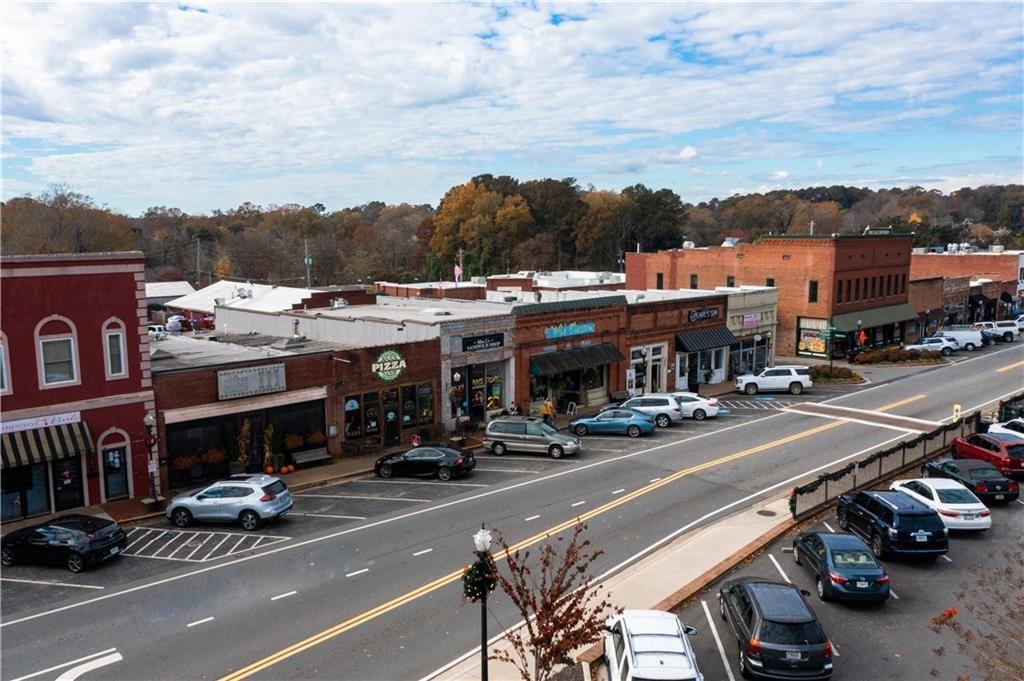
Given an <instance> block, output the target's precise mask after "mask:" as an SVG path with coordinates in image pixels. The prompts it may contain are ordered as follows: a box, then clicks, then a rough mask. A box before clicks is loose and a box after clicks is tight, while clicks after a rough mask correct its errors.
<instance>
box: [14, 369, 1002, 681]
mask: <svg viewBox="0 0 1024 681" xmlns="http://www.w3.org/2000/svg"><path fill="white" fill-rule="evenodd" d="M1000 352H1004V351H1003V350H1000ZM968 361H969V362H973V361H974V360H968ZM949 366H959V365H949ZM943 368H947V367H943ZM887 385H888V384H879V385H875V386H872V387H870V388H865V389H864V390H857V391H855V392H852V393H847V394H845V395H840V396H839V397H834V398H832V399H830V400H825V401H824V402H822V404H827V403H828V402H832V401H834V400H841V399H845V398H847V397H852V396H854V395H862V394H864V393H866V392H870V391H872V390H877V389H879V388H883V387H886V386H887ZM1016 392H1017V391H1014V392H1008V393H1006V394H1005V395H1000V396H999V397H995V398H993V399H991V400H988V401H987V402H983V403H981V404H978V405H974V406H973V407H969V408H967V409H965V410H963V413H965V414H969V413H970V412H972V411H974V410H975V409H978V408H979V407H984V406H986V405H988V404H992V403H995V402H998V401H999V400H1001V399H1003V398H1005V397H1009V396H1010V395H1015V394H1016ZM783 416H786V412H779V413H777V414H772V415H771V416H765V417H763V418H759V419H755V420H753V421H744V422H743V423H737V424H735V425H732V426H727V427H726V428H722V429H721V430H713V431H708V432H707V433H701V434H700V435H694V436H693V437H689V438H684V439H683V440H676V441H673V442H667V443H665V444H661V445H657V446H655V447H651V448H650V449H642V450H640V451H637V452H630V453H629V454H624V455H622V456H616V457H612V458H609V459H603V460H601V461H595V462H594V463H591V464H587V465H585V466H580V467H578V468H572V469H570V470H565V471H561V472H559V473H552V474H551V475H545V476H543V477H540V478H530V479H529V480H523V481H520V482H515V483H512V484H510V485H506V486H505V487H498V488H495V489H490V490H488V491H486V492H481V493H479V494H475V495H473V496H470V497H466V498H463V499H456V500H453V501H449V502H446V503H443V504H437V505H435V506H425V507H423V508H420V509H417V510H415V511H409V512H408V513H403V514H402V515H398V516H395V517H393V518H385V519H382V520H375V521H373V522H369V523H366V524H365V525H359V526H358V527H349V528H346V529H344V530H338V531H337V532H332V533H331V534H328V535H324V536H323V537H316V538H313V539H306V540H304V541H300V542H295V543H293V544H289V545H287V546H281V547H279V548H276V549H270V550H269V551H263V552H262V553H258V554H255V555H251V556H242V557H239V558H236V559H234V560H229V561H225V562H223V563H218V564H217V565H210V566H208V567H204V568H199V569H197V570H192V571H191V572H186V573H183V574H180V575H174V576H173V577H165V578H164V579H158V580H156V581H154V582H148V583H146V584H140V585H138V586H132V587H128V588H126V589H122V590H121V591H115V592H113V593H109V594H104V595H102V596H97V597H96V598H90V599H87V600H84V601H79V602H77V603H72V604H70V605H62V606H60V607H57V608H52V609H50V610H43V611H42V612H37V613H35V614H32V615H26V616H25V617H20V618H17V619H13V620H8V621H6V622H0V629H2V628H4V627H9V626H13V625H15V624H22V623H24V622H30V621H32V620H35V619H39V618H41V617H48V616H50V615H55V614H57V613H59V612H65V611H67V610H72V609H75V608H81V607H83V606H86V605H92V604H93V603H98V602H100V601H105V600H107V599H108V598H117V597H120V596H126V595H128V594H131V593H135V592H137V591H143V590H145V589H152V588H154V587H157V586H161V585H163V584H168V583H170V582H177V581H179V580H183V579H188V578H190V577H195V576H197V575H201V574H205V573H206V572H210V571H212V570H220V569H223V568H226V567H228V566H231V565H238V564H239V563H243V562H245V561H249V560H253V559H255V558H262V557H265V556H269V555H272V554H275V553H278V552H281V551H292V550H294V549H299V548H303V547H306V546H309V545H311V544H318V543H320V542H325V541H329V540H331V539H337V538H338V537H343V536H345V535H348V534H351V533H353V532H362V531H363V530H368V529H372V528H374V527H379V526H381V525H387V524H390V523H394V522H398V521H400V520H405V519H406V518H411V517H413V516H417V515H420V514H423V513H432V512H435V511H439V510H441V509H445V508H448V507H450V506H456V505H459V504H465V503H467V502H470V501H476V500H478V499H482V498H484V497H489V496H491V495H495V494H502V493H505V492H510V491H512V490H516V489H519V488H520V487H526V486H528V485H536V484H539V483H541V482H546V481H548V480H553V479H555V478H560V477H562V476H563V475H572V474H575V473H579V472H581V471H584V470H587V469H589V468H594V467H596V466H606V465H608V464H611V463H616V462H618V461H624V460H626V459H631V458H633V457H635V456H642V455H644V454H649V453H650V452H653V451H656V450H659V449H664V448H665V447H672V446H675V445H678V444H680V443H683V442H690V441H692V440H699V439H701V438H705V437H709V436H711V435H720V434H722V433H725V432H728V431H730V430H733V429H735V428H743V427H746V426H750V425H760V424H761V423H762V422H763V421H767V420H769V419H774V418H781V417H783ZM950 418H952V417H950ZM899 439H900V436H896V437H892V438H889V439H888V440H884V441H882V442H879V443H876V444H874V445H872V446H870V447H865V448H864V449H862V450H860V451H858V452H854V453H853V454H849V455H847V456H843V457H840V458H838V459H836V460H834V461H830V462H829V463H826V464H823V465H821V466H818V467H817V468H812V469H810V470H808V471H804V472H803V473H799V474H797V475H795V476H793V477H791V478H789V479H787V480H783V481H782V482H779V483H776V484H774V485H769V486H768V487H765V488H764V489H762V490H759V491H757V492H754V493H753V494H749V495H747V496H745V497H742V498H740V499H737V500H736V501H733V502H731V503H729V504H726V505H725V506H721V507H719V508H717V509H714V510H712V511H710V512H708V513H705V514H704V515H702V516H701V517H700V518H698V519H697V520H695V521H693V522H692V523H689V524H687V525H684V526H683V527H681V528H679V529H677V530H674V531H672V532H670V533H669V534H667V535H665V536H664V537H662V538H661V539H659V540H658V541H656V542H654V543H653V544H651V545H650V546H648V547H646V548H644V549H642V550H640V551H639V552H637V553H636V554H634V555H633V556H630V557H629V558H627V559H626V560H625V561H623V562H621V563H619V564H618V565H616V566H615V567H613V568H612V570H611V571H609V572H605V573H604V574H603V575H599V576H598V578H597V579H596V580H595V582H594V583H597V582H599V581H601V580H602V579H605V578H607V577H608V575H611V574H614V572H617V571H618V570H621V569H622V568H623V567H625V566H626V565H629V564H630V563H632V562H633V561H635V560H638V559H639V558H641V557H642V556H645V555H647V554H648V553H650V552H651V551H654V550H655V549H657V548H658V547H659V546H661V545H663V544H665V543H666V542H669V541H671V540H672V539H674V538H675V537H677V536H679V535H680V534H682V533H683V532H686V531H687V530H689V529H690V528H691V527H693V526H694V525H697V524H699V523H702V522H704V521H706V520H708V519H710V518H713V517H715V516H717V515H719V514H721V513H723V512H724V511H726V510H728V509H730V508H735V507H736V506H738V505H739V504H742V503H745V502H747V501H750V500H752V499H756V498H758V497H760V496H762V495H764V494H766V493H768V492H771V491H774V490H776V489H779V488H780V487H784V486H786V485H788V484H791V483H793V482H795V481H797V480H801V479H803V478H806V477H808V476H810V475H813V474H815V473H820V472H821V471H823V470H825V469H827V468H831V467H832V466H835V465H836V464H840V463H843V462H846V461H849V460H850V459H853V458H856V457H858V456H861V455H862V454H864V453H866V452H870V451H872V450H875V449H878V448H881V447H884V446H885V445H887V444H889V443H892V442H895V441H896V440H899ZM351 482H377V483H379V482H380V481H379V480H372V479H369V480H368V479H362V480H352V481H351ZM389 483H390V484H398V483H406V484H410V485H419V484H423V483H418V482H411V481H405V480H391V481H389ZM447 484H448V485H451V484H453V483H451V482H449V483H447ZM454 484H469V483H454ZM475 486H477V487H487V485H475ZM479 652H480V651H479V649H477V650H475V651H471V652H469V653H465V654H464V655H463V658H468V657H470V656H471V655H475V654H477V653H479ZM451 664H452V663H449V664H447V665H445V666H444V667H442V668H441V669H439V670H438V671H436V672H432V675H434V676H436V675H437V674H439V673H441V672H443V671H444V670H446V669H448V668H450V666H451ZM456 664H457V662H456ZM424 678H429V676H428V677H424Z"/></svg>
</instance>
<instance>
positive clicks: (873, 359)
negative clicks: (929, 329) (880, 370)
mask: <svg viewBox="0 0 1024 681" xmlns="http://www.w3.org/2000/svg"><path fill="white" fill-rule="evenodd" d="M938 359H939V353H937V352H922V351H921V350H903V349H901V348H897V347H892V348H883V349H881V350H867V351H865V352H862V353H860V354H859V355H856V356H854V357H853V358H851V361H852V362H854V363H855V364H879V363H883V362H889V363H893V364H896V363H899V362H917V361H938Z"/></svg>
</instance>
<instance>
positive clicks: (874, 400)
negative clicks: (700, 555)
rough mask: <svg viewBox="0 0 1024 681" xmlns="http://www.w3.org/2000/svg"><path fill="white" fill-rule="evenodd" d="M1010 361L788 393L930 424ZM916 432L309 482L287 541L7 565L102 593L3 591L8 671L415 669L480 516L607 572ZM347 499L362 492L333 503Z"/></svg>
mask: <svg viewBox="0 0 1024 681" xmlns="http://www.w3.org/2000/svg"><path fill="white" fill-rule="evenodd" d="M1021 366H1024V344H1022V343H1017V344H1014V345H1013V346H1009V347H1008V346H996V347H995V348H994V349H992V350H988V351H985V352H983V353H977V355H972V356H969V358H968V359H966V360H961V361H959V362H957V363H955V364H951V365H945V366H940V367H935V368H923V369H921V368H918V369H914V370H909V371H907V372H906V374H904V375H903V376H902V377H897V378H893V379H889V380H886V381H884V382H881V383H876V384H874V385H872V386H869V387H868V388H866V389H863V388H857V389H852V390H850V391H848V392H844V391H842V390H838V389H822V390H820V391H816V392H814V393H811V394H809V395H805V396H803V397H802V398H801V399H802V400H805V401H821V400H831V401H830V404H832V405H839V406H844V407H850V408H855V409H865V410H873V409H878V408H882V407H887V408H888V413H891V414H898V415H901V416H909V417H913V418H918V419H924V420H929V421H938V420H940V419H943V418H947V417H949V416H951V414H952V405H953V403H954V402H959V403H961V404H962V405H963V406H964V408H965V409H970V408H972V407H976V406H978V405H981V404H983V403H986V402H988V401H989V400H992V399H995V398H998V397H1000V396H1005V395H1008V394H1011V393H1013V392H1015V391H1019V390H1021V389H1022V388H1024V380H1022V376H1024V369H1022V368H1021ZM1007 367H1012V368H1009V369H1006V368H1007ZM1000 369H1004V370H1003V371H999V370H1000ZM780 399H781V398H780ZM787 399H788V398H787ZM911 435H914V433H904V432H902V431H897V430H892V429H889V428H881V427H875V426H871V425H866V424H861V423H846V422H840V421H835V420H832V419H827V418H822V417H817V416H809V415H803V414H795V413H790V412H785V411H778V410H735V411H734V412H732V413H730V414H728V415H725V416H723V417H720V418H719V419H718V421H717V422H703V423H699V424H698V423H686V424H685V425H684V426H682V427H677V428H672V429H669V430H667V431H659V432H657V433H655V435H654V436H652V437H650V438H644V439H641V440H627V439H618V438H612V437H602V438H596V437H591V438H586V446H587V449H586V451H585V452H584V453H583V454H582V455H581V456H580V457H578V458H574V459H567V460H565V462H564V463H563V462H553V461H548V460H546V459H542V458H538V459H533V458H532V457H520V458H516V459H513V458H511V457H505V458H502V459H498V458H496V457H494V458H489V457H486V456H485V457H482V458H481V463H480V468H481V469H489V470H481V471H477V472H475V473H474V474H473V475H472V476H470V477H468V478H464V479H460V480H458V481H456V482H457V483H461V485H462V486H456V485H452V484H447V485H445V484H444V483H439V482H437V481H406V482H408V483H409V484H403V482H387V483H385V482H377V481H368V480H363V481H354V482H351V483H345V484H343V485H336V486H332V487H330V488H320V489H319V490H316V491H315V492H312V491H311V495H309V496H305V495H300V497H299V499H300V501H299V502H298V503H297V504H296V511H297V512H299V513H306V514H313V515H295V516H292V517H288V518H285V519H283V521H282V522H281V523H276V524H271V525H268V526H266V528H264V529H263V530H261V533H262V534H266V535H267V536H270V537H275V538H279V537H284V538H285V539H284V540H281V541H277V540H276V539H274V540H273V543H270V544H268V545H266V546H259V545H257V546H255V547H253V548H243V550H241V551H239V552H237V553H234V554H231V555H223V556H216V555H215V556H213V557H212V558H211V559H210V560H209V561H202V562H194V561H192V562H189V561H175V560H173V559H167V560H161V559H160V557H159V556H157V557H150V558H146V557H141V556H128V557H125V558H122V559H120V560H119V561H117V562H115V563H110V564H108V565H104V566H102V567H101V568H100V569H97V570H93V571H90V572H86V573H84V574H82V575H78V576H72V575H70V574H69V573H66V572H64V571H60V570H55V569H45V568H33V567H27V566H19V567H17V568H14V569H12V570H5V571H4V574H3V577H4V578H5V579H9V578H16V579H33V580H36V581H43V582H63V583H75V584H79V585H87V586H95V587H103V588H102V589H82V588H76V587H73V586H68V587H66V586H51V585H48V584H41V585H40V584H25V583H21V582H4V584H3V586H4V588H3V592H2V597H0V614H2V616H3V623H2V625H0V626H2V629H0V636H2V644H0V662H2V665H3V670H4V671H3V676H4V678H6V679H19V678H21V677H24V676H26V675H34V674H36V673H37V672H40V671H41V670H46V669H49V668H51V667H57V666H59V668H58V669H56V670H52V671H48V672H46V673H44V674H40V675H39V676H32V678H56V677H57V676H58V675H60V674H61V673H62V672H65V671H67V670H69V669H74V668H75V667H77V666H79V665H82V664H88V663H90V662H95V661H96V660H103V661H106V660H110V662H109V663H108V664H106V665H105V666H102V667H99V668H97V669H96V670H95V671H89V672H88V678H90V679H98V678H112V679H114V678H116V679H207V678H222V677H225V676H227V675H229V674H232V673H233V672H237V671H238V670H243V674H235V675H234V676H233V677H232V678H245V677H246V676H252V677H254V678H275V679H277V678H281V679H292V678H296V679H298V678H304V679H305V678H320V679H416V678H420V677H422V676H424V675H427V674H429V673H430V672H432V671H433V670H435V669H437V668H439V667H441V666H442V665H444V664H446V663H447V662H449V661H450V660H451V659H453V658H455V657H457V656H458V655H460V654H462V653H464V652H467V651H469V650H471V649H472V647H473V646H474V645H475V644H476V643H477V642H478V636H479V631H478V627H479V619H478V613H477V609H476V606H473V605H467V604H464V603H463V602H462V599H461V588H460V584H459V574H460V572H461V569H462V567H463V566H464V565H465V563H466V562H468V561H469V560H471V559H472V554H471V551H472V541H471V536H472V534H473V532H475V531H476V529H478V528H479V526H480V523H481V522H484V523H486V524H487V525H488V527H492V528H496V529H498V530H499V531H501V532H502V533H503V534H504V535H505V537H506V538H507V540H508V542H509V543H510V544H523V545H534V544H536V543H537V542H539V541H542V540H543V539H544V537H545V535H546V534H547V533H549V532H552V531H555V532H560V531H562V529H563V528H565V527H567V526H569V525H571V523H572V522H573V519H574V518H575V517H577V516H582V517H583V518H584V519H586V520H587V522H588V524H589V528H590V531H589V536H590V538H591V539H592V540H593V542H594V543H595V545H597V546H598V547H600V548H603V549H604V551H605V554H604V556H603V557H602V559H601V561H600V563H599V564H598V565H597V571H598V572H601V571H606V570H611V569H614V568H615V567H616V566H618V565H620V564H621V563H623V562H624V561H627V560H628V559H630V558H631V557H634V556H636V555H637V554H639V553H641V552H643V551H645V550H646V549H648V548H649V547H651V546H652V545H653V544H655V543H656V542H658V541H659V540H661V539H663V538H665V537H667V536H669V535H672V534H673V533H678V532H679V531H680V530H681V528H685V527H687V526H691V525H696V524H699V523H701V522H705V521H707V520H710V519H712V518H714V517H715V516H716V515H718V514H722V513H727V512H729V511H731V510H734V509H736V508H738V507H741V506H742V505H744V504H746V503H749V502H750V501H751V500H752V499H754V498H755V497H757V496H758V495H761V494H777V493H779V492H781V491H782V490H784V489H786V488H788V487H790V486H792V485H793V484H795V482H796V481H797V480H799V479H800V478H802V477H805V476H807V475H809V474H810V473H811V472H812V471H814V470H815V469H817V468H820V467H824V466H827V465H829V464H832V463H834V462H836V461H839V460H842V459H844V458H848V457H852V456H855V455H857V454H858V453H862V452H863V453H866V452H868V451H871V450H872V449H874V448H877V447H878V446H880V445H883V444H885V443H888V442H890V441H895V440H897V439H899V438H901V437H909V436H911ZM469 485H474V486H472V487H471V486H469ZM477 485H479V486H477ZM312 493H315V494H320V495H321V496H320V497H313V496H312ZM329 495H333V496H329ZM355 496H372V497H377V499H362V500H360V499H352V498H347V497H355ZM334 497H337V498H334ZM343 497H344V498H343ZM399 497H401V498H402V500H401V501H398V500H396V499H397V498H399ZM411 499H416V500H417V501H411ZM338 516H343V517H338ZM358 518H365V519H358ZM156 526H157V527H162V528H166V527H167V526H166V525H163V524H161V523H157V524H156ZM195 529H196V530H201V531H203V532H209V533H217V532H223V533H230V532H235V533H237V532H238V530H237V528H230V527H216V526H214V527H205V526H204V527H201V528H195ZM215 538H216V540H217V541H218V542H219V541H221V539H223V538H222V537H215ZM189 539H190V540H192V539H194V540H195V542H196V543H198V542H199V541H201V537H194V538H189ZM146 541H149V540H148V539H147V540H146ZM180 541H182V542H183V543H184V539H182V540H180ZM268 541H270V540H268ZM192 548H194V545H193V546H192V547H191V548H189V551H191V550H192ZM174 550H175V546H174V545H170V546H168V548H167V549H166V553H167V554H170V553H171V552H172V551H174ZM203 550H204V551H205V550H207V549H203ZM221 550H223V549H221ZM183 553H184V552H180V553H179V554H177V556H175V557H178V556H180V555H183ZM201 555H203V554H201V553H198V552H197V553H196V554H195V555H194V556H193V557H195V556H201ZM72 577H73V578H72ZM492 606H493V607H492V611H491V613H492V617H491V622H490V629H491V631H492V632H497V631H500V630H502V629H504V628H506V627H508V626H510V625H512V624H514V623H515V622H516V621H517V620H518V617H517V616H516V614H515V613H514V611H513V609H512V608H511V606H510V604H509V602H508V601H507V599H505V598H503V597H502V596H501V595H496V596H495V597H494V598H493V599H492ZM100 653H102V655H100ZM115 657H119V658H120V659H116V660H115V659H114V658H115ZM69 663H70V664H69Z"/></svg>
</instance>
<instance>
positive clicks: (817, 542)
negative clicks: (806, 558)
mask: <svg viewBox="0 0 1024 681" xmlns="http://www.w3.org/2000/svg"><path fill="white" fill-rule="evenodd" d="M811 563H812V564H813V565H814V572H815V573H817V574H818V576H820V577H821V578H822V579H825V580H827V579H828V549H827V548H825V542H823V541H821V537H811Z"/></svg>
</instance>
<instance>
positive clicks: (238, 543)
mask: <svg viewBox="0 0 1024 681" xmlns="http://www.w3.org/2000/svg"><path fill="white" fill-rule="evenodd" d="M244 541H245V535H244V534H243V535H242V536H241V537H239V538H238V541H236V542H235V545H234V546H232V547H231V548H230V549H228V552H227V554H226V555H228V556H230V555H231V554H232V553H234V552H235V549H237V548H238V547H239V546H241V545H242V542H244Z"/></svg>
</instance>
